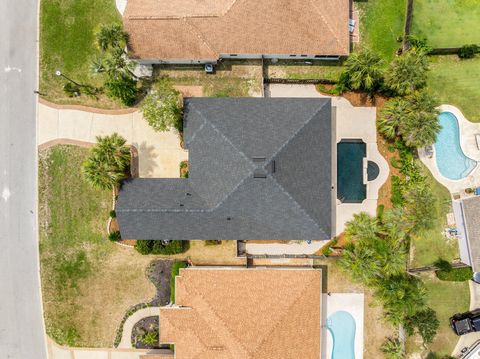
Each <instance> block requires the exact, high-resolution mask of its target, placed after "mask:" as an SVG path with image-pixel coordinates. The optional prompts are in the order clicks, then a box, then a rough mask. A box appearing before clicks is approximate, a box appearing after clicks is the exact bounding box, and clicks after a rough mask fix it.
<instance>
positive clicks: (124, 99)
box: [105, 74, 137, 106]
mask: <svg viewBox="0 0 480 359" xmlns="http://www.w3.org/2000/svg"><path fill="white" fill-rule="evenodd" d="M105 88H106V90H107V95H108V96H109V97H111V98H113V99H118V100H120V102H121V103H122V104H124V105H125V106H132V105H133V104H135V101H136V100H137V82H136V81H135V80H134V79H133V78H131V77H129V76H127V75H123V74H122V75H120V76H115V77H110V78H108V79H107V81H106V82H105Z"/></svg>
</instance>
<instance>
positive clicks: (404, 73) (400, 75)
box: [385, 50, 428, 96]
mask: <svg viewBox="0 0 480 359" xmlns="http://www.w3.org/2000/svg"><path fill="white" fill-rule="evenodd" d="M427 71H428V59H427V56H426V55H425V54H424V53H423V52H418V51H415V50H410V51H408V52H406V53H404V54H403V55H402V56H398V57H396V58H395V59H394V60H393V61H392V63H391V64H390V66H389V67H388V70H387V72H386V75H385V84H386V86H387V87H388V88H389V89H390V90H391V91H392V92H393V93H394V94H397V95H400V96H405V95H408V94H411V93H413V92H414V91H415V90H419V89H421V88H423V87H425V85H426V83H427Z"/></svg>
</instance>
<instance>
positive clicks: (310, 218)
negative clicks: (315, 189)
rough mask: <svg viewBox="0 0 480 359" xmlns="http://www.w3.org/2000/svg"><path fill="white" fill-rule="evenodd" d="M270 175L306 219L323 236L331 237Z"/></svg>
mask: <svg viewBox="0 0 480 359" xmlns="http://www.w3.org/2000/svg"><path fill="white" fill-rule="evenodd" d="M271 177H272V179H273V182H274V183H275V184H276V185H277V186H278V187H280V189H281V190H282V192H283V193H284V194H285V195H287V196H288V198H290V199H291V200H292V201H293V202H294V203H295V204H296V205H297V207H298V208H299V209H300V210H301V211H302V212H303V213H304V214H305V215H306V216H307V217H308V219H309V220H310V221H312V222H313V224H314V225H315V227H317V228H318V229H319V230H320V232H322V233H323V234H325V236H327V237H331V235H329V234H327V233H325V231H324V230H323V228H321V227H320V226H319V225H318V223H317V222H316V221H315V220H314V219H313V218H312V217H311V216H310V214H309V213H308V212H307V211H306V210H305V208H303V207H302V206H301V205H300V203H298V202H297V200H296V199H295V198H293V197H292V195H291V194H290V193H289V192H288V191H287V190H285V188H283V186H282V185H281V184H280V183H278V181H277V180H276V179H275V178H274V177H273V176H271Z"/></svg>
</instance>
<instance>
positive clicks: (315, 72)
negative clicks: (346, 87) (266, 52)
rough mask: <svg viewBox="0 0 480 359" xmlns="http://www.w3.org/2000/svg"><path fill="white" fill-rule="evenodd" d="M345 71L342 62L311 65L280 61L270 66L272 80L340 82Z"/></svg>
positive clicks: (318, 62) (314, 62) (269, 73)
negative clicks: (339, 79)
mask: <svg viewBox="0 0 480 359" xmlns="http://www.w3.org/2000/svg"><path fill="white" fill-rule="evenodd" d="M343 70H344V67H343V66H342V61H312V64H311V65H306V64H302V63H301V62H299V61H292V60H279V61H278V62H276V63H275V64H269V65H268V75H269V77H270V78H287V79H292V80H304V79H326V80H334V81H336V80H338V78H339V77H340V74H341V73H342V71H343Z"/></svg>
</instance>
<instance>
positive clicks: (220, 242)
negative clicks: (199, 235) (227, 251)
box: [205, 240, 222, 246]
mask: <svg viewBox="0 0 480 359" xmlns="http://www.w3.org/2000/svg"><path fill="white" fill-rule="evenodd" d="M219 244H222V241H217V240H208V241H205V245H206V246H216V245H219Z"/></svg>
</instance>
